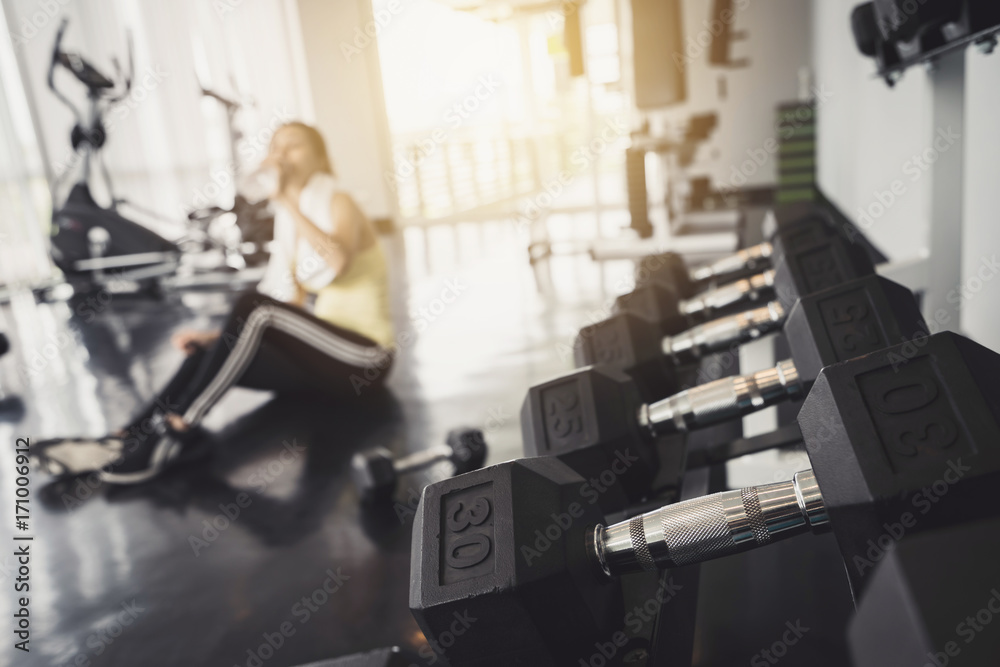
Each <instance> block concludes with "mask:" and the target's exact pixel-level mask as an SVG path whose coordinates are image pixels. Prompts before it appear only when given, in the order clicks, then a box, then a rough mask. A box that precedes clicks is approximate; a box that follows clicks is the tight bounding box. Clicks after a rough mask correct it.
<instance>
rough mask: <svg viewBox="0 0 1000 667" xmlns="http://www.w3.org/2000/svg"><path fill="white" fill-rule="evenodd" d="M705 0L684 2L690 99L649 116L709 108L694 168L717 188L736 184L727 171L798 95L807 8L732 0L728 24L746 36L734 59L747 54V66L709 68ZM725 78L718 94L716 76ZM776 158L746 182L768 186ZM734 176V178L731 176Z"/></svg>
mask: <svg viewBox="0 0 1000 667" xmlns="http://www.w3.org/2000/svg"><path fill="white" fill-rule="evenodd" d="M713 4H714V3H713V2H711V1H710V0H685V1H684V3H683V5H682V10H681V11H682V14H683V21H684V39H685V54H686V55H687V56H688V62H687V79H688V100H687V101H686V102H685V103H684V104H682V105H679V106H677V107H674V108H671V109H667V110H664V111H662V112H657V113H654V114H651V123H653V126H654V128H655V127H656V126H657V124H658V123H663V122H668V123H676V122H681V121H683V120H685V119H686V118H687V117H688V116H690V115H691V114H693V113H704V112H711V111H715V112H718V114H719V126H718V128H717V129H716V131H715V134H714V135H713V136H712V138H711V139H710V140H709V141H708V142H706V144H705V146H704V147H703V148H702V150H701V152H700V154H699V158H698V162H697V164H696V165H695V166H694V167H693V168H692V172H695V173H701V174H705V175H708V176H710V177H712V178H713V180H714V181H715V182H716V183H717V184H719V185H729V186H734V187H735V186H739V185H742V183H740V182H734V176H733V170H734V168H735V169H739V168H740V166H741V165H742V163H743V162H744V161H745V160H748V159H750V158H749V155H748V153H747V151H759V149H761V148H762V147H763V146H764V144H765V142H766V141H767V140H768V139H773V138H775V136H776V134H775V129H774V120H775V107H776V106H777V105H778V104H779V103H782V102H790V101H795V100H797V99H798V97H799V71H800V70H801V69H802V68H808V66H809V65H810V61H811V58H812V54H811V53H810V49H809V43H810V42H809V40H810V25H811V24H810V17H811V14H812V8H811V6H810V4H809V3H807V2H801V0H746V2H735V3H734V6H735V7H737V8H738V11H737V13H736V15H735V18H734V20H733V29H734V30H737V31H745V32H746V33H747V39H745V40H739V41H734V42H733V47H732V57H733V59H740V58H748V59H749V61H750V65H749V67H746V68H736V69H724V68H718V67H710V66H709V64H708V50H707V48H705V47H703V46H698V45H699V44H701V45H704V44H707V43H708V40H709V38H710V36H711V27H712V26H711V25H710V21H711V18H712V17H711V14H712V8H713ZM720 78H722V79H725V87H726V89H727V92H726V95H725V97H724V98H722V97H720V94H719V79H720ZM775 163H776V160H774V159H769V160H768V161H766V162H765V164H763V165H762V166H761V167H759V168H756V169H755V170H754V171H753V172H752V173H751V174H750V176H749V178H747V181H746V183H747V184H750V185H756V184H772V183H774V182H775V179H776V172H775ZM736 178H737V179H738V178H739V177H736Z"/></svg>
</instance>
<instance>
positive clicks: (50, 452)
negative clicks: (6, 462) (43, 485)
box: [28, 435, 125, 477]
mask: <svg viewBox="0 0 1000 667" xmlns="http://www.w3.org/2000/svg"><path fill="white" fill-rule="evenodd" d="M124 450H125V443H124V441H123V440H122V439H121V438H120V437H117V436H110V435H109V436H105V437H103V438H53V439H51V440H41V441H37V442H32V443H31V444H30V445H29V446H28V459H29V460H30V461H31V463H32V465H34V467H35V468H36V469H37V470H41V471H43V472H47V473H48V474H50V475H52V476H54V477H71V476H74V475H84V474H86V473H89V472H94V471H97V470H100V469H101V468H103V467H105V466H109V465H111V464H113V463H114V462H115V461H117V460H118V459H120V458H121V457H122V452H123V451H124Z"/></svg>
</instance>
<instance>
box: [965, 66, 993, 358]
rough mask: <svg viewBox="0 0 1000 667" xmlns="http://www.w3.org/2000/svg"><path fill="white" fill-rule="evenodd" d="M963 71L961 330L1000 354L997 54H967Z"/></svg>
mask: <svg viewBox="0 0 1000 667" xmlns="http://www.w3.org/2000/svg"><path fill="white" fill-rule="evenodd" d="M966 68H967V69H966V80H965V81H966V86H967V88H966V91H967V92H966V120H965V123H966V125H965V132H966V136H967V137H968V138H969V141H968V143H967V144H966V147H965V237H964V239H963V240H964V243H963V246H964V247H963V262H962V265H963V271H962V274H963V279H964V283H965V284H964V287H965V288H966V294H967V295H968V299H966V300H965V301H963V303H962V328H963V331H964V333H966V334H968V335H969V336H971V337H972V338H974V339H976V340H977V341H979V342H980V343H982V344H983V345H986V346H987V347H989V348H990V349H993V350H998V351H1000V277H998V276H997V275H995V274H996V272H997V271H1000V266H998V265H995V264H993V263H992V262H994V261H996V260H998V259H1000V123H997V115H998V110H1000V53H994V54H993V55H990V56H984V55H983V54H981V53H979V52H978V51H976V50H974V49H970V50H969V51H968V53H967V55H966ZM983 278H985V280H983ZM980 281H981V282H980Z"/></svg>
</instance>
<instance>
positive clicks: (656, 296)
mask: <svg viewBox="0 0 1000 667" xmlns="http://www.w3.org/2000/svg"><path fill="white" fill-rule="evenodd" d="M789 229H790V231H789V234H788V236H787V237H786V241H787V243H786V242H785V241H783V242H782V243H778V239H780V238H782V237H781V236H780V235H779V237H777V238H776V240H775V243H774V247H775V251H774V253H775V254H774V256H773V259H774V262H775V265H774V268H771V269H768V270H766V271H764V272H762V273H759V274H756V275H753V276H750V277H747V278H742V279H740V280H736V281H734V282H731V283H728V284H726V285H723V286H721V287H717V288H715V289H711V290H708V291H705V292H701V293H698V294H696V295H694V296H691V297H688V298H682V297H681V296H680V294H679V293H677V292H676V291H674V290H673V289H672V288H671V287H670V286H669V285H666V284H661V283H655V282H651V283H649V284H646V285H644V286H641V287H639V288H637V289H635V290H633V291H632V292H630V293H629V294H624V295H622V296H620V297H618V299H617V300H616V301H615V307H614V311H615V312H617V313H631V314H633V315H637V316H639V317H642V318H644V319H647V320H649V321H652V322H657V323H659V325H660V331H662V332H663V333H664V334H665V335H671V334H675V333H678V332H680V331H683V330H685V329H688V328H690V327H691V326H694V325H695V324H698V323H700V322H704V321H707V320H709V319H712V318H714V317H718V316H720V315H724V314H729V313H732V312H736V311H737V310H739V309H743V308H746V307H747V306H748V304H751V303H753V302H755V301H759V300H760V299H762V298H771V297H773V298H775V299H777V300H778V301H780V302H781V303H782V304H783V305H784V306H785V307H786V308H790V307H791V306H792V305H793V304H794V303H795V301H796V300H797V299H799V298H801V297H802V296H805V295H807V294H811V293H812V292H816V291H819V290H821V289H826V288H828V287H831V286H833V285H836V284H839V283H841V282H845V281H847V280H851V279H853V278H860V277H862V276H866V275H870V274H872V273H874V271H875V268H874V266H873V265H872V262H871V259H870V258H869V256H868V252H867V250H866V249H865V248H864V247H863V246H862V245H860V244H859V243H855V242H852V241H851V240H849V239H847V238H846V237H845V236H844V235H842V234H839V233H828V232H826V231H824V230H826V229H827V227H826V225H824V224H822V223H820V222H817V221H813V222H811V223H810V224H802V225H795V226H792V227H790V228H789ZM792 231H794V232H796V233H794V234H793V233H792Z"/></svg>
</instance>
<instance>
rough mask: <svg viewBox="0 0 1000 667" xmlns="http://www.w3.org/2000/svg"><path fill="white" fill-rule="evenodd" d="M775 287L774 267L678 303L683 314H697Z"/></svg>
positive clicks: (737, 301) (723, 306) (754, 296)
mask: <svg viewBox="0 0 1000 667" xmlns="http://www.w3.org/2000/svg"><path fill="white" fill-rule="evenodd" d="M772 287H774V269H768V270H767V271H764V272H763V273H758V274H757V275H755V276H750V277H749V278H743V279H741V280H736V281H734V282H731V283H729V284H727V285H723V286H722V287H716V288H715V289H711V290H708V291H707V292H702V293H701V294H699V295H698V296H694V297H691V298H690V299H683V300H682V301H681V302H680V304H679V305H678V309H679V310H680V313H681V314H682V315H696V314H698V313H703V312H706V311H712V310H718V309H720V308H725V307H727V306H731V305H733V304H735V303H740V302H742V301H747V300H750V299H753V298H756V296H757V294H758V293H759V292H761V291H762V290H765V289H769V288H772Z"/></svg>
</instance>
